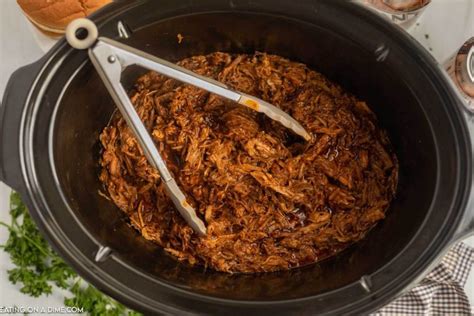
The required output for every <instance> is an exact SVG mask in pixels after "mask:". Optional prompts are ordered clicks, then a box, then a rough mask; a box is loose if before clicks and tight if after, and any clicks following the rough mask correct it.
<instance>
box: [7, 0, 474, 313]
mask: <svg viewBox="0 0 474 316" xmlns="http://www.w3.org/2000/svg"><path fill="white" fill-rule="evenodd" d="M410 33H411V34H412V35H413V36H414V37H415V38H417V39H418V40H419V41H420V42H421V43H422V44H423V45H424V46H425V47H426V48H427V49H429V50H430V52H431V53H432V54H433V55H434V57H435V58H436V59H438V60H439V61H444V60H445V59H447V58H448V57H449V56H450V55H451V54H452V53H453V52H454V51H455V50H456V49H457V48H459V47H460V46H461V44H462V43H463V42H464V41H465V40H466V39H467V38H469V37H471V36H474V0H432V4H430V6H429V7H428V8H427V9H426V11H425V12H424V14H423V15H422V16H421V18H420V19H419V20H418V25H415V26H414V27H413V28H412V29H410ZM425 34H428V35H429V36H425ZM38 41H40V43H39V42H38ZM45 45H48V43H47V42H44V41H42V40H41V37H38V34H35V33H34V32H32V28H31V27H30V25H29V22H28V21H27V20H26V19H25V18H24V16H23V15H22V14H21V12H20V10H19V9H18V7H17V4H16V1H15V0H1V1H0V74H1V76H0V96H2V95H3V91H4V89H5V85H6V83H7V81H8V78H9V76H10V74H11V73H12V72H13V71H14V70H15V69H17V68H18V67H20V66H22V65H26V64H28V63H31V62H33V61H35V60H37V59H38V58H39V57H40V56H41V55H42V54H43V51H42V48H41V47H43V49H44V46H45ZM0 99H1V98H0ZM9 193H10V189H9V188H8V187H7V186H6V185H4V184H3V183H1V182H0V220H2V221H8V220H9V215H8V196H9ZM7 237H8V234H7V231H6V230H5V229H0V244H3V243H4V242H5V240H6V239H7ZM465 242H466V243H468V244H470V245H471V246H474V237H471V238H468V239H466V240H465ZM10 268H12V264H11V262H10V260H9V257H8V256H7V255H6V254H5V253H4V252H3V251H0V293H1V295H0V306H13V305H17V306H20V305H22V306H53V307H56V306H62V298H63V296H62V293H60V292H55V293H53V294H52V295H50V296H49V297H40V298H36V299H35V298H31V297H29V296H26V295H23V294H21V293H20V292H19V291H18V286H14V285H12V284H10V282H9V281H8V277H7V274H6V270H8V269H10ZM466 292H467V293H468V296H469V299H470V301H471V305H473V306H474V272H471V274H470V276H469V279H468V282H467V285H466Z"/></svg>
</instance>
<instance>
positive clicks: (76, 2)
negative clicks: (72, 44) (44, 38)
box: [17, 0, 112, 36]
mask: <svg viewBox="0 0 474 316" xmlns="http://www.w3.org/2000/svg"><path fill="white" fill-rule="evenodd" d="M17 2H18V5H19V6H20V8H21V9H22V11H23V13H24V14H25V16H26V17H27V18H28V20H30V22H31V23H33V24H34V25H35V26H36V27H37V28H38V29H39V30H41V31H42V32H44V33H46V34H47V35H49V36H62V35H63V34H64V32H65V30H66V26H67V25H68V24H69V22H71V21H72V20H74V19H77V18H83V17H86V16H88V15H89V14H91V13H92V12H94V11H96V10H98V9H100V8H101V7H103V6H104V5H106V4H108V3H110V2H112V0H17Z"/></svg>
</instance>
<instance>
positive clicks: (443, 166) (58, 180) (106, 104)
mask: <svg viewBox="0 0 474 316" xmlns="http://www.w3.org/2000/svg"><path fill="white" fill-rule="evenodd" d="M91 19H92V20H93V21H94V22H95V23H96V24H97V26H98V28H99V32H100V34H101V35H103V36H107V37H110V38H115V39H117V40H119V41H122V42H124V43H126V44H127V45H130V46H133V47H136V48H138V49H141V50H144V51H146V52H148V53H151V54H154V55H157V56H159V57H161V58H164V59H167V60H170V61H178V60H180V59H182V58H185V57H189V56H192V55H197V54H206V53H210V52H214V51H224V52H233V53H252V52H254V51H262V52H268V53H272V54H278V55H281V56H284V57H287V58H289V59H291V60H295V61H299V62H302V63H305V64H307V65H308V66H309V67H310V68H313V69H315V70H317V71H320V72H322V73H323V74H324V75H325V76H327V77H328V78H330V79H331V80H333V81H335V82H337V83H339V84H341V85H342V86H343V87H344V88H345V89H347V90H348V91H350V92H351V93H353V94H355V95H356V96H357V97H358V98H360V99H363V100H366V101H367V103H368V104H369V105H370V107H371V108H372V110H373V111H374V112H375V113H376V114H377V116H378V119H379V122H380V125H381V126H382V127H383V128H385V129H386V130H387V131H388V133H389V136H390V139H391V140H392V143H393V145H394V148H395V151H396V153H397V156H398V159H399V161H400V177H399V186H398V189H397V196H396V198H395V199H394V201H393V202H392V204H391V206H390V208H389V210H388V211H387V218H386V219H385V220H384V221H382V222H381V223H380V224H379V225H378V226H376V227H375V228H374V229H373V230H372V231H371V232H370V233H369V234H368V236H367V238H366V239H364V240H363V241H361V242H359V243H357V244H355V245H353V246H352V247H350V248H349V249H347V250H346V251H344V252H343V253H341V254H340V255H338V256H335V257H333V258H330V259H328V260H324V261H322V262H319V263H317V264H313V265H310V266H306V267H303V268H298V269H293V270H290V271H285V272H277V273H262V274H226V273H220V272H215V271H211V270H205V269H203V268H202V267H190V266H188V265H186V264H182V263H179V262H177V261H176V260H175V259H173V258H172V257H170V256H169V255H167V254H165V252H164V251H163V250H161V249H160V248H159V247H158V246H157V245H155V244H153V243H150V242H148V241H146V240H144V239H143V238H142V237H141V236H140V235H139V234H138V233H137V232H136V231H135V230H134V229H133V228H132V227H130V225H129V224H128V223H127V221H126V220H125V219H124V216H125V215H124V214H122V213H121V211H119V210H118V208H117V207H116V206H115V205H114V204H113V203H112V202H110V201H108V200H107V199H106V198H104V197H102V196H101V195H99V193H98V192H99V190H100V189H101V185H100V183H99V180H98V171H99V164H98V160H99V153H100V145H99V140H98V136H99V133H100V131H101V130H102V129H103V127H105V126H106V125H107V123H108V121H109V119H110V117H111V115H112V113H113V112H114V109H115V106H114V104H113V102H112V100H111V98H110V97H109V94H108V92H107V90H106V89H105V87H104V86H103V84H102V82H101V80H100V79H99V77H98V75H97V73H96V72H95V70H94V69H93V67H92V65H91V63H90V62H89V59H88V57H87V52H85V51H77V50H75V49H73V48H71V47H70V46H69V45H68V44H67V43H66V41H65V40H61V41H60V42H59V43H58V44H57V45H55V46H54V47H53V48H52V49H51V50H50V51H49V52H48V53H47V54H46V55H45V56H44V57H43V58H41V60H39V61H37V62H35V63H33V64H31V65H29V66H26V67H24V68H21V69H19V70H17V71H16V72H15V73H14V74H13V75H12V76H11V78H10V80H9V83H8V86H7V88H6V92H5V95H4V97H3V103H2V106H1V108H0V124H1V126H0V131H1V135H0V137H1V144H0V180H1V181H4V182H5V183H7V184H8V185H10V186H11V187H12V188H13V189H15V190H17V191H19V192H20V193H21V195H22V197H23V199H24V201H25V203H26V204H27V206H28V208H29V210H30V212H31V214H32V216H33V218H34V220H35V221H36V223H37V224H38V226H39V228H40V230H41V231H42V232H43V233H44V235H45V236H46V238H47V239H48V241H49V242H50V243H51V245H52V246H53V247H54V249H55V250H56V251H57V252H58V253H59V254H60V255H61V256H62V257H63V258H64V259H65V260H66V261H67V262H68V263H69V264H70V265H71V266H73V267H74V269H76V270H77V271H78V272H79V273H80V274H81V275H82V276H83V277H84V278H85V279H86V280H87V281H89V282H90V283H92V284H93V285H95V286H96V287H97V288H99V289H100V290H102V291H104V292H105V293H107V294H109V295H111V296H112V297H114V298H116V299H117V300H119V301H121V302H123V303H125V304H126V305H128V306H130V307H132V308H135V309H137V310H139V311H142V312H145V313H148V314H179V315H183V314H223V313H226V314H239V315H242V314H248V315H251V314H252V315H253V314H255V315H262V314H273V315H278V314H286V315H288V314H299V315H301V314H347V313H351V314H352V313H353V314H360V313H368V312H371V311H374V310H376V309H377V308H379V307H381V306H383V305H384V304H387V303H389V302H390V301H391V300H393V299H395V298H396V297H397V296H399V295H401V294H402V293H404V291H406V290H407V289H409V288H410V287H411V286H413V285H415V284H416V282H417V281H419V280H420V279H421V278H422V277H423V275H424V274H425V273H426V272H427V271H429V269H430V268H431V267H433V265H434V264H436V263H437V262H438V260H439V258H440V257H441V256H442V255H443V254H444V253H445V252H446V251H447V250H448V249H449V247H450V245H452V244H453V243H454V242H456V241H458V240H459V239H461V238H464V237H466V236H467V235H468V234H470V233H472V231H473V229H474V194H473V169H472V168H473V163H474V161H473V146H472V143H471V142H472V139H474V113H472V112H469V110H468V109H467V107H466V106H465V105H464V103H463V102H462V100H461V98H460V96H459V94H458V92H457V90H456V89H455V87H454V86H453V85H452V83H451V81H450V80H449V78H448V76H447V75H446V73H445V72H444V71H443V70H442V67H441V66H440V65H439V64H438V63H437V62H436V61H435V60H434V59H433V58H432V57H431V55H430V54H429V53H428V52H426V51H425V50H424V49H423V48H422V47H421V46H420V45H419V44H418V43H417V42H416V41H415V40H414V39H412V38H411V37H410V36H409V35H408V34H406V33H405V32H404V31H403V30H401V29H400V28H399V27H398V26H396V25H394V24H391V23H389V22H387V21H386V20H385V19H384V18H381V17H379V16H378V15H376V14H374V13H372V12H370V11H369V10H367V9H365V8H363V7H362V6H360V5H358V4H356V3H353V2H350V1H333V0H311V1H310V0H299V1H284V0H227V1H222V0H200V1H194V0H160V1H153V0H138V1H117V2H114V3H112V4H111V5H109V6H107V7H105V8H104V9H102V10H100V11H99V12H97V13H96V14H94V15H93V16H92V17H91ZM177 34H182V35H183V36H184V38H185V40H184V41H183V42H181V43H179V42H178V41H177V39H176V37H177ZM142 72H143V70H142V69H138V68H131V69H129V70H128V71H127V72H126V73H125V74H124V75H123V83H124V85H125V86H127V87H131V84H132V83H133V81H134V79H136V77H137V76H138V75H139V74H140V73H142Z"/></svg>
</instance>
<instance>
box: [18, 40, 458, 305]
mask: <svg viewBox="0 0 474 316" xmlns="http://www.w3.org/2000/svg"><path fill="white" fill-rule="evenodd" d="M59 50H60V47H56V51H59ZM50 57H51V59H50V60H52V58H53V57H54V56H53V55H50ZM425 57H426V56H425ZM47 68H48V65H45V68H43V71H45V72H47V71H49V69H47ZM35 88H38V87H35ZM35 90H36V89H35ZM36 92H37V91H35V92H32V95H31V96H30V100H29V101H28V103H29V102H33V100H34V99H35V98H34V96H33V95H34V94H35V93H36ZM23 126H24V125H23ZM23 149H24V148H23ZM30 150H31V149H30ZM24 159H25V157H23V159H22V161H24ZM24 168H25V169H24V171H25V172H24V174H25V184H26V185H27V190H28V191H29V193H30V196H34V197H35V199H34V200H35V201H33V199H32V201H31V202H30V203H28V204H31V203H34V204H35V206H38V202H43V203H44V201H38V200H36V199H38V198H40V195H41V188H35V187H34V185H33V186H32V185H31V183H30V182H29V179H28V176H27V175H28V174H30V176H31V175H33V176H34V174H35V172H34V171H33V170H30V169H29V168H28V167H27V166H26V165H25V166H24ZM30 209H31V210H33V211H32V213H35V219H36V220H37V222H40V223H41V226H42V228H43V229H42V230H43V231H49V234H51V227H49V228H48V229H45V228H46V227H47V226H49V225H50V224H53V223H48V222H49V220H48V219H45V218H44V217H42V215H41V214H40V213H39V212H34V210H35V209H37V208H31V207H30ZM40 209H42V208H40ZM456 218H458V216H456ZM450 226H451V225H450ZM453 226H455V225H453ZM446 236H449V234H446ZM56 238H57V236H50V241H51V239H56ZM447 242H449V238H445V239H444V240H443V241H440V245H445V244H446V243H447ZM53 244H54V245H57V246H59V245H60V243H59V240H55V242H54V243H53ZM62 246H63V247H64V245H62ZM56 248H57V247H56ZM56 250H58V248H57V249H56ZM63 251H64V248H63V249H61V251H59V252H60V253H63ZM68 259H70V260H68V261H69V262H70V263H72V264H73V265H74V266H76V264H75V263H74V262H72V259H71V258H70V257H68ZM81 270H82V272H83V273H84V274H88V275H89V277H93V278H94V280H95V281H96V283H102V282H103V280H100V279H99V278H96V276H94V275H91V273H90V272H89V271H86V270H87V269H84V268H82V269H81ZM349 286H352V285H348V287H349ZM109 291H110V292H112V289H108V292H109ZM117 294H118V293H116V292H115V293H114V296H117ZM192 295H194V294H192ZM119 296H120V295H119ZM309 299H311V298H307V299H304V300H309ZM126 301H128V302H130V300H129V298H127V299H126ZM224 301H230V302H234V301H231V300H224ZM295 301H298V300H291V302H295ZM237 302H239V304H241V303H242V302H241V301H237ZM265 303H268V302H265ZM275 303H276V302H271V304H275ZM283 303H286V302H283ZM251 304H256V302H251Z"/></svg>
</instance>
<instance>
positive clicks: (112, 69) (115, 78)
mask: <svg viewBox="0 0 474 316" xmlns="http://www.w3.org/2000/svg"><path fill="white" fill-rule="evenodd" d="M80 31H85V32H86V33H87V34H86V35H85V37H80V36H79V33H80ZM66 39H67V41H68V43H69V44H70V45H71V46H72V47H74V48H76V49H88V52H89V58H90V59H91V61H92V63H93V65H94V67H95V69H96V70H97V72H98V73H99V75H100V77H101V79H102V81H103V82H104V84H105V86H106V87H107V90H108V91H109V93H110V95H111V96H112V98H113V100H114V102H115V104H116V105H117V107H118V108H119V110H120V112H121V114H122V116H123V117H124V119H125V121H126V122H127V124H128V126H129V127H130V128H131V129H132V131H133V133H134V134H135V136H136V138H137V140H138V142H139V144H140V146H141V148H142V150H143V152H144V154H145V156H146V158H147V159H148V162H149V163H150V164H151V165H152V166H153V167H154V168H155V169H157V170H158V171H159V173H160V176H161V179H162V181H163V184H164V185H165V187H166V191H167V193H168V195H169V197H170V198H171V200H172V201H173V203H174V205H175V207H176V209H177V210H178V211H179V212H180V214H181V216H183V218H184V219H185V220H186V222H187V223H188V224H189V226H191V227H192V228H193V229H194V231H195V232H196V233H198V234H199V235H205V234H206V226H205V225H204V222H203V221H202V220H201V219H200V218H199V217H198V216H197V215H196V212H195V210H194V209H193V208H192V207H191V205H190V204H188V203H187V202H186V196H185V195H184V194H183V192H182V191H181V189H180V188H179V187H178V185H177V183H176V181H175V179H174V178H173V176H172V175H171V173H170V171H169V170H168V168H167V167H166V164H165V161H164V160H163V158H162V157H161V155H160V153H159V152H158V149H157V148H156V146H155V143H154V142H153V139H152V138H151V136H150V134H149V133H148V131H147V129H146V127H145V125H144V124H143V122H142V121H141V119H140V117H139V116H138V113H137V112H136V110H135V108H134V107H133V104H132V103H131V101H130V98H129V96H128V94H127V92H126V91H125V89H124V87H123V86H122V84H121V81H120V79H121V74H122V71H123V70H124V69H125V68H127V67H128V66H131V65H138V66H141V67H143V68H147V69H150V70H153V71H156V72H158V73H160V74H162V75H165V76H167V77H170V78H173V79H176V80H178V81H181V82H184V83H187V84H190V85H193V86H196V87H198V88H201V89H204V90H206V91H209V92H211V93H214V94H217V95H219V96H221V97H224V98H226V99H229V100H232V101H235V102H237V103H239V104H242V105H244V106H246V107H248V108H251V109H252V110H255V111H258V112H262V113H264V114H265V115H267V116H268V117H270V118H271V119H273V120H275V121H278V122H280V123H281V124H282V125H284V126H285V127H287V128H289V129H291V130H292V131H293V132H295V133H296V134H298V135H300V136H302V137H303V138H304V139H305V140H309V139H311V136H310V134H308V132H306V130H305V129H304V128H303V127H302V126H301V125H300V124H299V123H298V122H297V121H296V120H295V119H293V118H292V117H291V116H290V115H288V114H287V113H285V112H284V111H282V110H280V109H279V108H277V107H275V106H274V105H271V104H270V103H267V102H265V101H263V100H261V99H259V98H256V97H253V96H251V95H248V94H245V93H241V92H238V91H234V90H231V89H230V88H229V87H227V86H226V85H225V84H223V83H221V82H218V81H216V80H213V79H210V78H207V77H204V76H201V75H198V74H195V73H194V72H192V71H189V70H187V69H185V68H182V67H179V66H177V65H175V64H173V63H170V62H168V61H166V60H163V59H160V58H158V57H155V56H153V55H150V54H147V53H145V52H143V51H140V50H138V49H135V48H133V47H130V46H127V45H124V44H122V43H119V42H116V41H114V40H111V39H109V38H105V37H98V30H97V27H96V25H95V24H94V23H93V22H92V21H91V20H89V19H84V18H80V19H76V20H74V21H72V22H71V23H70V24H69V25H68V27H67V29H66Z"/></svg>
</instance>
